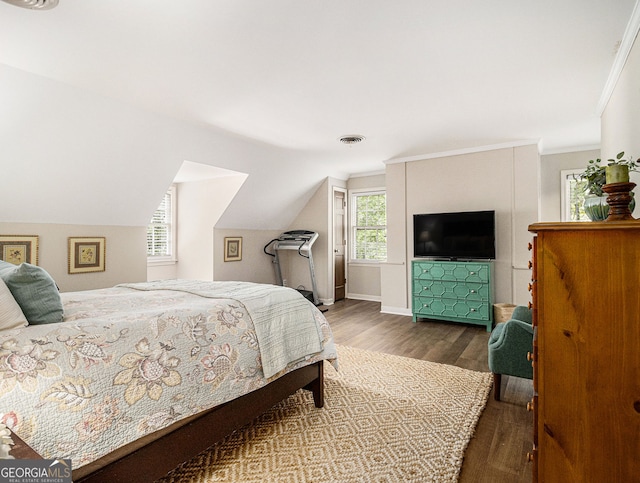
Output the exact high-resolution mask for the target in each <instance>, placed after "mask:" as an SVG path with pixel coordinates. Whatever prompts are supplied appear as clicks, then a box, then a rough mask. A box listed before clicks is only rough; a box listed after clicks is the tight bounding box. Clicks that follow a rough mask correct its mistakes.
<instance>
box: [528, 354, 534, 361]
mask: <svg viewBox="0 0 640 483" xmlns="http://www.w3.org/2000/svg"><path fill="white" fill-rule="evenodd" d="M527 360H528V361H529V362H533V354H532V353H531V352H527Z"/></svg>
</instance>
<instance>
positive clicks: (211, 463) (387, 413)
mask: <svg viewBox="0 0 640 483" xmlns="http://www.w3.org/2000/svg"><path fill="white" fill-rule="evenodd" d="M338 357H339V363H340V371H339V372H336V371H335V370H334V369H333V368H332V367H330V366H329V365H326V366H325V407H324V408H323V409H317V408H316V407H315V406H314V405H313V399H312V397H311V394H310V393H309V392H308V391H302V390H300V391H298V392H297V393H295V394H294V395H292V396H290V397H289V398H288V399H286V400H285V401H283V402H281V403H280V404H278V405H276V406H274V407H273V408H272V409H271V410H270V411H268V412H267V413H265V414H264V415H263V416H261V417H260V418H258V419H257V420H256V421H254V423H252V424H250V425H248V426H246V427H244V428H243V429H241V430H239V431H237V432H235V433H234V434H232V435H231V436H229V437H228V438H227V439H226V440H224V441H223V442H221V443H220V444H218V445H215V446H212V447H211V448H209V449H208V450H207V451H205V452H203V453H201V454H200V455H198V456H197V457H195V458H193V459H192V460H190V461H188V462H187V463H185V464H183V465H182V466H180V467H179V468H177V469H176V470H174V471H172V472H171V473H169V475H167V476H166V477H165V478H164V479H163V480H161V481H162V482H163V483H177V482H180V483H183V482H192V483H196V482H198V483H204V482H214V481H215V482H217V481H224V482H232V481H233V482H243V483H245V482H256V483H257V482H261V483H262V482H274V483H275V482H278V483H281V482H290V483H294V482H314V483H324V482H340V483H342V482H399V481H403V482H410V481H414V482H418V481H419V482H447V481H451V482H454V481H457V480H458V474H459V472H460V468H461V467H462V459H463V457H464V451H465V449H466V447H467V445H468V443H469V440H470V438H471V437H472V435H473V432H474V429H475V426H476V423H477V422H478V419H479V417H480V414H481V413H482V410H483V409H484V407H485V404H486V402H487V397H488V395H489V390H490V388H491V377H490V374H489V373H482V372H474V371H469V370H466V369H460V368H458V367H454V366H448V365H443V364H436V363H433V362H426V361H421V360H417V359H409V358H405V357H398V356H392V355H388V354H382V353H378V352H370V351H364V350H361V349H354V348H350V347H344V346H339V347H338ZM325 364H326V363H325Z"/></svg>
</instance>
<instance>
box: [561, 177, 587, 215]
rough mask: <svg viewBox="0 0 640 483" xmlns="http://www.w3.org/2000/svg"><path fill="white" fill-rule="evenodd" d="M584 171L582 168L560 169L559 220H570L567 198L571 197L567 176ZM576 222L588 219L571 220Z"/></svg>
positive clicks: (569, 207)
mask: <svg viewBox="0 0 640 483" xmlns="http://www.w3.org/2000/svg"><path fill="white" fill-rule="evenodd" d="M583 172H584V169H563V170H561V171H560V220H561V221H572V220H571V212H570V210H571V206H570V204H569V199H570V198H571V193H570V189H571V184H570V183H568V181H569V178H571V177H574V176H576V177H577V175H580V174H582V173H583ZM573 221H577V222H585V221H589V219H588V218H587V219H584V220H573Z"/></svg>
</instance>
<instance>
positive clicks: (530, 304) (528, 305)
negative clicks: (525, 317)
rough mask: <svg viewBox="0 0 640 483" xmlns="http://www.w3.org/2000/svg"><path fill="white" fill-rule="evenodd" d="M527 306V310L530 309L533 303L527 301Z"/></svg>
mask: <svg viewBox="0 0 640 483" xmlns="http://www.w3.org/2000/svg"><path fill="white" fill-rule="evenodd" d="M527 307H529V310H531V309H532V308H533V304H532V303H531V302H529V303H527Z"/></svg>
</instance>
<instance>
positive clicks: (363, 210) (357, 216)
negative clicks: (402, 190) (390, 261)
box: [351, 190, 387, 261]
mask: <svg viewBox="0 0 640 483" xmlns="http://www.w3.org/2000/svg"><path fill="white" fill-rule="evenodd" d="M351 259H352V260H354V261H381V260H386V259H387V198H386V194H385V191H384V190H375V191H371V190H368V191H359V192H352V193H351Z"/></svg>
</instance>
